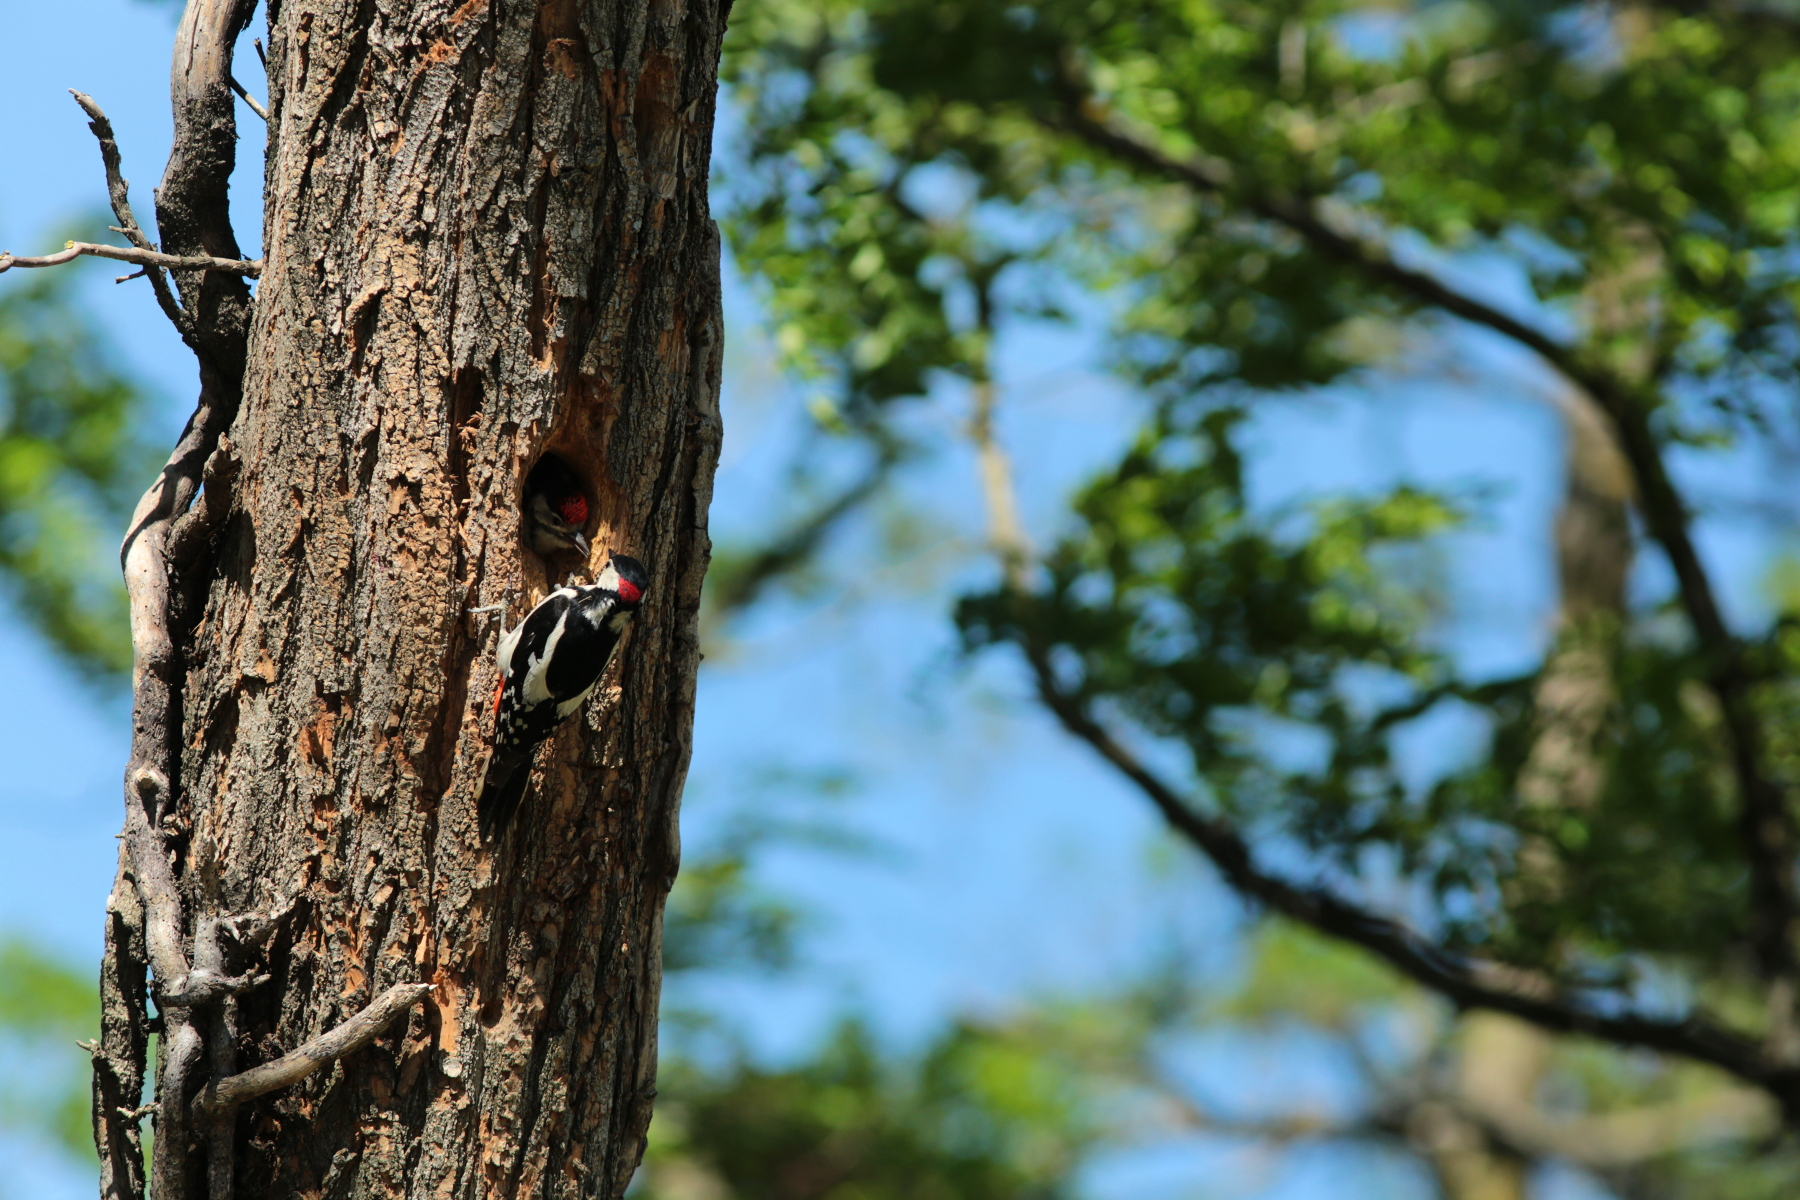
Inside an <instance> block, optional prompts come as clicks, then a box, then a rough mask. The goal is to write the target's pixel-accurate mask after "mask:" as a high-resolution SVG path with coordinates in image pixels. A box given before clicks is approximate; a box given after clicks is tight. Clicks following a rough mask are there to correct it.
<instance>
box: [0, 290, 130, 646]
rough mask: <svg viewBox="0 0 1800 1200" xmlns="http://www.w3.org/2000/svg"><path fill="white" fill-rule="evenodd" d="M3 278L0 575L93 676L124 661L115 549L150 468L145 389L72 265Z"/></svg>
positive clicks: (125, 637)
mask: <svg viewBox="0 0 1800 1200" xmlns="http://www.w3.org/2000/svg"><path fill="white" fill-rule="evenodd" d="M18 275H27V273H24V272H20V273H18V274H17V275H12V276H9V277H8V279H7V284H6V286H5V287H4V288H0V581H3V583H4V586H5V587H6V588H7V590H8V591H9V592H10V593H11V596H12V598H13V600H14V601H15V603H17V604H18V606H19V608H20V609H21V610H22V611H23V612H24V614H25V615H26V616H27V617H28V618H29V619H30V621H31V622H32V623H33V624H34V625H36V626H37V628H38V629H39V630H40V631H41V632H42V633H43V634H44V635H45V636H46V637H47V638H48V639H49V640H50V641H51V643H52V644H54V645H55V646H56V647H57V648H58V649H59V650H61V651H62V652H63V653H64V654H65V655H67V657H68V659H69V661H70V662H72V663H74V664H75V665H76V666H77V667H78V668H80V669H81V670H83V671H84V672H86V673H88V674H89V675H91V676H94V677H97V678H98V677H105V676H109V675H110V676H117V675H120V674H123V673H124V672H125V671H127V670H128V669H129V668H130V666H131V640H130V631H129V629H128V627H127V622H126V618H125V589H124V585H123V583H122V582H121V581H120V579H119V569H118V558H117V554H116V552H115V551H114V549H113V547H114V546H115V545H116V544H117V541H118V539H119V537H120V535H121V533H122V532H123V530H124V526H125V520H126V518H127V517H129V515H130V513H131V507H132V505H133V503H135V501H136V498H137V496H138V495H139V494H141V493H142V491H143V489H144V488H145V487H146V486H147V485H148V482H149V480H150V479H152V478H153V477H154V471H155V455H154V452H153V451H152V450H151V448H150V447H149V445H148V442H147V440H146V438H145V432H144V428H143V425H144V420H145V409H146V407H147V403H146V401H147V397H146V394H145V392H144V389H143V388H142V387H141V386H139V385H138V384H135V383H133V382H132V381H131V380H130V379H129V378H128V377H127V376H126V375H124V374H123V373H122V372H120V371H119V370H118V369H117V368H116V367H114V366H113V365H112V364H111V361H110V358H111V355H110V347H109V343H108V340H107V338H106V336H105V334H104V332H103V331H102V330H100V329H97V328H96V327H95V326H94V324H93V321H92V319H91V318H90V317H89V316H88V315H87V314H85V313H84V312H83V311H82V310H81V307H80V304H79V302H78V300H77V299H76V296H75V293H74V290H73V289H74V286H75V284H76V283H77V282H78V276H77V274H76V272H75V270H74V268H71V267H61V268H57V269H55V270H46V271H38V272H31V273H29V274H28V275H27V277H26V278H22V279H21V278H18Z"/></svg>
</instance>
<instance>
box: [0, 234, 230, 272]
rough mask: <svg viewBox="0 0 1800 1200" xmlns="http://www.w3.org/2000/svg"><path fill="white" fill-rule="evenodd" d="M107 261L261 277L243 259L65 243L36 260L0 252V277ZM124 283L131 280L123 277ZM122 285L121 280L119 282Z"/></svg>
mask: <svg viewBox="0 0 1800 1200" xmlns="http://www.w3.org/2000/svg"><path fill="white" fill-rule="evenodd" d="M89 255H91V256H93V257H95V258H110V259H112V260H113V261H114V262H127V263H136V264H138V265H139V266H141V267H159V268H161V269H163V270H165V271H228V272H230V273H231V274H233V275H244V276H247V277H249V278H251V279H255V278H256V277H257V276H258V275H261V274H262V263H261V262H260V261H255V260H250V259H243V258H213V257H212V256H210V255H198V254H197V255H192V256H183V255H179V254H163V253H161V252H159V251H156V250H137V249H127V248H125V247H123V246H102V245H97V244H96V243H93V242H66V243H64V248H63V249H61V250H58V251H57V252H56V253H55V254H43V255H37V256H35V257H34V256H31V255H19V254H10V253H8V252H6V251H4V250H0V273H4V272H6V271H10V270H12V269H13V268H14V267H60V266H62V265H63V264H64V263H71V262H74V261H75V260H76V259H77V258H82V257H85V256H89ZM125 278H126V279H129V278H131V276H129V275H127V276H125ZM120 282H123V280H120Z"/></svg>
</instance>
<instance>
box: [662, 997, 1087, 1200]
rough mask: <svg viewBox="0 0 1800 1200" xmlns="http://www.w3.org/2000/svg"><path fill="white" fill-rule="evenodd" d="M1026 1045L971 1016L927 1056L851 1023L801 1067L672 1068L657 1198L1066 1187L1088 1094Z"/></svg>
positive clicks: (862, 1198) (958, 1197) (839, 1197)
mask: <svg viewBox="0 0 1800 1200" xmlns="http://www.w3.org/2000/svg"><path fill="white" fill-rule="evenodd" d="M1069 1083H1070V1081H1069V1080H1068V1079H1067V1077H1065V1076H1062V1075H1060V1074H1059V1073H1058V1072H1057V1071H1056V1070H1055V1069H1054V1068H1053V1067H1052V1066H1050V1065H1048V1064H1046V1063H1045V1062H1044V1061H1042V1060H1041V1059H1040V1058H1039V1057H1038V1056H1036V1055H1034V1054H1032V1053H1030V1052H1028V1051H1027V1050H1026V1048H1024V1047H1021V1046H1019V1045H1016V1044H1012V1043H1009V1041H1008V1040H1007V1039H1005V1038H1001V1037H996V1036H993V1035H991V1034H988V1033H984V1032H983V1031H980V1030H977V1029H975V1028H972V1027H968V1026H962V1027H958V1028H956V1029H954V1030H952V1031H951V1032H950V1033H948V1034H947V1035H946V1036H945V1037H943V1038H942V1039H941V1040H940V1041H938V1042H937V1043H936V1044H934V1045H933V1046H932V1047H931V1048H930V1049H929V1050H928V1051H926V1052H925V1053H924V1054H923V1055H922V1056H921V1057H920V1058H919V1059H918V1060H917V1061H916V1062H906V1063H895V1062H886V1061H883V1060H882V1058H881V1057H880V1055H879V1054H878V1053H877V1051H876V1049H875V1046H874V1043H873V1041H872V1039H871V1037H870V1035H869V1033H868V1032H867V1031H866V1030H865V1029H863V1028H861V1027H860V1026H858V1025H855V1024H847V1025H844V1026H842V1027H841V1028H840V1029H839V1030H838V1032H837V1035H836V1037H835V1038H834V1039H833V1040H832V1041H831V1043H830V1044H829V1045H828V1047H827V1048H826V1049H825V1051H824V1052H823V1053H822V1054H820V1055H819V1056H818V1057H817V1058H816V1059H815V1060H813V1061H811V1062H808V1063H805V1064H803V1065H801V1066H799V1067H795V1068H793V1069H790V1070H764V1069H760V1068H757V1067H755V1066H752V1065H750V1064H748V1063H745V1062H742V1061H739V1062H737V1063H734V1064H732V1065H731V1066H730V1067H728V1068H726V1069H724V1070H723V1071H715V1072H703V1071H701V1070H699V1069H698V1068H696V1067H695V1066H693V1065H691V1064H677V1065H675V1066H673V1067H670V1066H665V1067H664V1069H663V1070H662V1072H661V1073H660V1075H659V1077H658V1081H657V1088H658V1091H659V1092H660V1097H659V1099H658V1101H657V1110H656V1118H655V1120H654V1122H653V1123H652V1125H651V1128H650V1144H649V1149H648V1150H647V1152H646V1155H645V1175H644V1179H645V1187H644V1190H643V1192H642V1193H641V1194H642V1195H643V1196H644V1197H645V1198H646V1200H682V1198H684V1197H693V1196H697V1195H712V1196H733V1197H740V1198H742V1200H812V1198H814V1197H817V1198H820V1200H825V1198H831V1200H880V1198H883V1197H894V1198H895V1200H899V1198H901V1197H905V1198H907V1200H913V1198H919V1197H922V1198H927V1200H983V1198H993V1200H999V1198H1004V1197H1017V1198H1021V1200H1023V1198H1026V1197H1041V1198H1044V1200H1049V1198H1051V1197H1056V1196H1064V1195H1068V1194H1069V1192H1068V1189H1067V1185H1066V1179H1067V1176H1068V1173H1069V1171H1070V1169H1071V1167H1072V1166H1073V1164H1074V1162H1075V1160H1076V1154H1077V1151H1078V1150H1079V1149H1080V1148H1081V1146H1082V1144H1083V1141H1084V1134H1083V1124H1082V1121H1081V1118H1080V1103H1081V1101H1080V1096H1079V1094H1078V1093H1076V1092H1073V1091H1072V1090H1071V1089H1070V1087H1069Z"/></svg>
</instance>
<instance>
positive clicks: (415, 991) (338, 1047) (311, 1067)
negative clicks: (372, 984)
mask: <svg viewBox="0 0 1800 1200" xmlns="http://www.w3.org/2000/svg"><path fill="white" fill-rule="evenodd" d="M435 986H436V985H435V984H430V983H397V984H395V985H394V986H393V987H391V988H389V989H388V990H387V991H385V992H383V993H381V995H379V996H377V997H375V999H374V1000H373V1001H372V1002H371V1003H370V1004H369V1006H368V1007H367V1008H365V1009H363V1010H362V1011H361V1012H359V1013H357V1014H356V1015H355V1016H353V1017H351V1018H350V1019H349V1020H347V1021H345V1022H344V1023H343V1024H342V1025H339V1026H338V1027H337V1028H336V1029H332V1030H330V1031H328V1032H326V1033H322V1034H320V1035H319V1036H318V1037H316V1038H313V1039H312V1040H311V1041H309V1042H307V1043H306V1044H305V1045H304V1046H301V1047H300V1048H299V1049H297V1050H292V1051H289V1052H288V1053H286V1054H284V1055H282V1056H281V1057H280V1058H278V1059H276V1060H275V1061H274V1062H272V1063H264V1064H263V1065H262V1066H260V1067H251V1068H250V1069H249V1070H248V1071H245V1072H243V1073H241V1074H238V1075H233V1076H231V1077H230V1078H227V1079H216V1080H214V1081H213V1082H211V1083H209V1084H207V1085H206V1088H205V1090H204V1091H202V1092H201V1093H200V1095H199V1096H198V1097H197V1098H196V1099H195V1100H194V1112H195V1114H196V1115H202V1116H205V1117H207V1118H209V1119H215V1120H216V1119H218V1118H219V1117H220V1116H222V1115H224V1114H226V1113H229V1112H230V1111H231V1110H232V1109H235V1108H236V1107H237V1106H238V1105H240V1104H242V1103H244V1102H245V1101H247V1100H254V1099H255V1098H256V1097H258V1096H260V1095H262V1094H264V1093H265V1092H272V1091H274V1090H275V1089H277V1088H284V1087H287V1086H288V1085H289V1084H293V1083H298V1082H299V1081H300V1080H302V1079H305V1078H306V1077H307V1076H308V1075H311V1074H312V1073H313V1072H314V1071H316V1070H318V1069H319V1068H320V1067H322V1066H324V1065H325V1064H327V1063H329V1062H333V1061H335V1060H336V1059H340V1058H342V1057H344V1056H345V1055H346V1054H349V1053H351V1052H352V1051H355V1050H359V1049H361V1048H362V1047H364V1046H366V1045H368V1044H369V1043H370V1042H371V1041H374V1040H375V1037H376V1035H377V1034H379V1033H380V1032H381V1031H382V1030H383V1029H385V1028H387V1026H388V1023H389V1022H391V1021H392V1020H393V1019H394V1018H395V1017H397V1016H399V1015H400V1014H401V1013H403V1012H405V1011H406V1010H407V1009H409V1008H411V1007H412V1006H413V1005H414V1004H415V1003H417V1002H418V1000H419V998H420V997H421V996H423V995H424V994H425V993H426V992H429V991H431V990H432V988H434V987H435Z"/></svg>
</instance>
